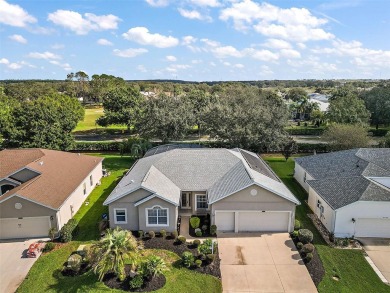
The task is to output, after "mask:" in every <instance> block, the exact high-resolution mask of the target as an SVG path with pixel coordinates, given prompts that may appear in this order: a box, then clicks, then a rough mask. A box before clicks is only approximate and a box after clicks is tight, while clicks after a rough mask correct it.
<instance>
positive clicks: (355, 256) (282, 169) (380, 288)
mask: <svg viewBox="0 0 390 293" xmlns="http://www.w3.org/2000/svg"><path fill="white" fill-rule="evenodd" d="M264 159H265V160H266V161H267V162H268V163H269V164H270V166H271V167H272V169H273V170H274V171H275V172H276V173H277V174H278V176H279V177H280V178H281V179H282V180H283V182H284V183H285V184H286V185H287V186H288V188H289V189H290V190H291V191H292V192H293V193H294V194H295V195H296V196H297V197H298V199H299V200H300V201H301V205H300V206H298V207H297V209H296V218H297V219H298V220H300V221H301V223H302V225H303V226H304V227H305V228H308V229H310V230H311V231H313V234H314V244H315V246H316V249H317V251H318V253H319V255H320V258H321V261H322V263H323V265H324V268H325V272H326V273H325V276H324V278H323V280H322V281H321V283H320V284H319V286H318V291H319V292H326V293H334V292H354V293H358V292H365V293H368V292H370V293H371V292H372V293H374V292H375V293H379V292H390V287H389V286H387V285H385V284H383V283H382V282H381V281H380V279H379V278H378V276H377V275H376V274H375V272H374V271H373V270H372V268H371V267H370V265H369V264H368V263H367V262H366V260H365V259H364V257H363V253H362V252H361V251H358V250H346V249H335V248H330V247H329V246H327V245H326V244H325V242H324V241H323V239H322V237H321V236H320V235H319V233H318V232H317V230H316V228H315V227H314V226H313V224H312V222H311V221H310V219H309V218H308V217H307V216H306V215H307V214H308V213H311V211H310V209H309V207H308V206H307V205H306V203H305V200H307V193H306V192H305V191H304V190H303V189H302V188H301V186H300V185H299V184H298V183H297V182H296V181H295V180H294V178H293V172H294V161H293V160H292V159H289V160H288V162H286V161H285V159H284V158H283V157H282V156H266V157H264ZM334 275H338V276H339V277H340V280H339V281H335V280H333V278H332V277H333V276H334Z"/></svg>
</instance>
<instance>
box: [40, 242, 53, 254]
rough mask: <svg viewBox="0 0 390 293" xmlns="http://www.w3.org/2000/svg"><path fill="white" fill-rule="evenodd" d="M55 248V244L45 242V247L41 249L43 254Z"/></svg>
mask: <svg viewBox="0 0 390 293" xmlns="http://www.w3.org/2000/svg"><path fill="white" fill-rule="evenodd" d="M54 247H56V244H55V243H54V242H47V243H46V245H45V247H44V248H43V249H42V251H43V252H49V251H52V250H53V249H54Z"/></svg>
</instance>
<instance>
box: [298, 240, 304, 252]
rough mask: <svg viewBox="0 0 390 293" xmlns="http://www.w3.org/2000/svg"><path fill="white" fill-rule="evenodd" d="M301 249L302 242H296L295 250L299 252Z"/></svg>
mask: <svg viewBox="0 0 390 293" xmlns="http://www.w3.org/2000/svg"><path fill="white" fill-rule="evenodd" d="M302 247H303V243H302V242H298V243H297V249H298V250H301V249H302Z"/></svg>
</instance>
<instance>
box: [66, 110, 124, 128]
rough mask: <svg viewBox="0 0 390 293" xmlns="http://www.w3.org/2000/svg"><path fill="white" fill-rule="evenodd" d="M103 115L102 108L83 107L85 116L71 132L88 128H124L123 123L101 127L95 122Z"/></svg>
mask: <svg viewBox="0 0 390 293" xmlns="http://www.w3.org/2000/svg"><path fill="white" fill-rule="evenodd" d="M101 116H103V108H92V109H85V117H84V120H83V121H80V122H79V123H78V124H77V126H76V128H75V129H74V130H73V132H84V131H88V130H95V129H101V130H107V129H112V130H126V126H123V125H110V126H108V127H101V126H99V125H97V124H96V119H98V118H99V117H101Z"/></svg>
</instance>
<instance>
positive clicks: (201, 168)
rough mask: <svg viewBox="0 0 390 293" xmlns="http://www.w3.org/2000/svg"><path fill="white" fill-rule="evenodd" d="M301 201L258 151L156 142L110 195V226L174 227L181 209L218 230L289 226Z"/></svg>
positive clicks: (148, 228)
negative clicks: (204, 218)
mask: <svg viewBox="0 0 390 293" xmlns="http://www.w3.org/2000/svg"><path fill="white" fill-rule="evenodd" d="M298 204H300V202H299V201H298V200H297V199H296V198H295V196H294V195H293V194H292V193H291V192H290V191H289V190H288V188H287V187H286V186H285V185H284V184H283V183H282V181H281V180H280V179H279V178H278V177H277V176H276V175H275V173H274V172H273V171H272V170H271V169H270V167H269V166H268V165H267V164H266V163H265V162H264V161H263V160H262V159H261V158H260V157H259V156H257V155H256V154H254V153H251V152H248V151H246V150H242V149H231V150H229V149H210V148H193V147H190V146H186V147H185V148H180V147H177V146H176V147H174V146H168V147H167V146H160V147H158V148H155V149H152V150H151V151H148V152H147V153H146V155H145V156H144V157H143V158H142V159H140V160H138V161H137V162H136V163H135V164H134V165H133V166H132V168H131V169H130V170H129V171H128V172H127V174H126V175H125V176H124V177H123V178H122V180H121V181H120V182H119V184H118V185H117V186H116V188H115V189H114V190H113V191H112V193H111V194H110V195H109V196H108V198H107V199H106V201H105V202H104V205H107V206H108V207H109V218H110V226H111V227H115V226H119V227H122V228H124V229H129V230H144V231H151V230H154V231H159V230H161V229H164V230H166V231H174V230H176V229H177V223H178V217H179V216H181V215H187V216H188V215H200V214H203V215H204V214H209V215H210V216H211V224H215V225H217V229H218V230H219V231H231V232H243V231H280V232H282V231H283V232H287V231H292V230H293V228H294V218H295V207H296V205H298Z"/></svg>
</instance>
